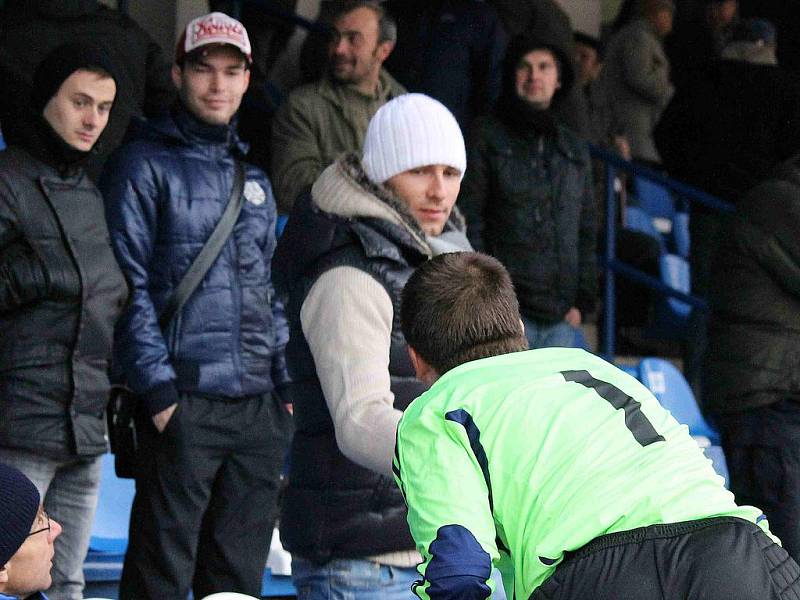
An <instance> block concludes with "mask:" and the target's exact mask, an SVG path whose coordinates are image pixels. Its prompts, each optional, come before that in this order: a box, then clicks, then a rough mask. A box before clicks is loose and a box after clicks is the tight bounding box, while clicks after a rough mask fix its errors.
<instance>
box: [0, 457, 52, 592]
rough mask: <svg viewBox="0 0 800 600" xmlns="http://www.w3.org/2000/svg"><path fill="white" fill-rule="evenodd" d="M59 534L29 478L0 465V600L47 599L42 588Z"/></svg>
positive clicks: (48, 582) (48, 581)
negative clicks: (54, 543)
mask: <svg viewBox="0 0 800 600" xmlns="http://www.w3.org/2000/svg"><path fill="white" fill-rule="evenodd" d="M60 534H61V525H60V524H59V523H58V522H57V521H55V520H53V519H50V517H49V516H48V515H47V513H46V512H45V511H44V509H43V508H42V504H41V498H40V496H39V492H38V490H37V489H36V486H35V485H33V483H32V482H31V480H30V479H28V478H27V477H26V476H25V475H23V474H22V473H21V472H20V471H18V470H17V469H15V468H14V467H9V466H6V465H4V464H0V600H23V599H25V600H47V597H46V596H45V595H44V594H43V593H42V590H46V589H47V588H49V587H50V583H51V576H50V568H51V567H52V566H53V555H54V548H53V542H54V541H55V539H56V538H57V537H58V536H59V535H60Z"/></svg>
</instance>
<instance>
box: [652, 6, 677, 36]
mask: <svg viewBox="0 0 800 600" xmlns="http://www.w3.org/2000/svg"><path fill="white" fill-rule="evenodd" d="M673 18H674V15H673V13H672V11H671V10H669V9H667V8H664V9H661V10H659V11H658V12H656V13H655V14H654V15H653V26H654V27H655V29H656V33H657V34H658V35H659V36H660V37H667V36H668V35H669V34H670V32H671V31H672V23H673Z"/></svg>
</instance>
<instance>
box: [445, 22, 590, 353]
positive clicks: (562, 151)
mask: <svg viewBox="0 0 800 600" xmlns="http://www.w3.org/2000/svg"><path fill="white" fill-rule="evenodd" d="M503 75H504V78H503V91H502V94H501V96H500V100H499V102H498V105H497V108H496V109H495V111H494V113H493V114H491V115H489V116H487V117H485V118H483V119H480V120H479V121H478V122H477V123H476V126H475V131H474V132H473V137H472V142H471V145H470V147H469V150H468V154H467V160H468V163H467V164H468V165H469V168H468V169H467V175H466V176H465V178H464V183H463V185H462V188H461V194H460V195H459V205H460V206H461V208H462V211H463V213H464V216H465V217H466V219H467V234H468V235H469V238H470V242H471V243H472V245H473V247H474V248H476V249H478V250H482V251H485V252H488V253H489V254H492V255H494V256H495V257H496V258H498V259H499V260H500V261H502V262H503V264H504V265H505V266H506V267H507V268H508V270H509V272H510V273H511V278H512V280H513V282H514V287H515V288H516V290H517V295H518V296H519V301H520V309H521V312H522V316H523V320H524V321H525V329H526V333H527V336H528V342H529V344H530V347H531V348H540V347H545V346H572V345H574V340H575V329H576V328H577V327H579V326H580V324H581V322H582V319H583V317H584V315H585V314H586V313H587V312H588V311H590V310H591V309H592V308H593V304H594V299H595V290H596V275H595V269H596V265H595V263H596V259H595V247H596V232H595V204H594V199H593V196H592V174H591V163H590V161H589V151H588V148H587V146H586V143H585V142H583V141H581V140H580V139H579V138H578V137H577V136H576V135H575V134H574V133H573V132H572V131H570V130H569V129H567V128H566V127H565V126H564V125H562V124H561V123H560V122H559V121H558V119H557V117H555V115H554V114H553V112H552V105H553V101H554V100H556V101H557V100H558V98H559V96H560V95H562V94H564V93H566V92H567V91H568V90H569V89H570V87H571V85H572V81H573V79H574V76H573V68H572V62H571V55H569V54H567V53H566V52H565V51H564V49H563V47H562V46H561V45H560V44H559V40H558V39H557V38H556V39H553V38H552V37H551V36H549V35H548V32H547V31H541V32H534V34H533V35H531V36H522V37H516V38H514V39H513V40H512V41H511V43H510V45H509V48H508V52H507V53H506V57H505V61H504V68H503Z"/></svg>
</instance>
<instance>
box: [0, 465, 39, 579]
mask: <svg viewBox="0 0 800 600" xmlns="http://www.w3.org/2000/svg"><path fill="white" fill-rule="evenodd" d="M39 503H40V498H39V492H38V490H37V489H36V486H35V485H33V483H31V480H30V479H28V478H27V477H25V475H23V474H22V473H20V472H19V471H18V470H17V469H15V468H14V467H9V466H7V465H3V464H0V568H2V567H4V566H5V564H6V563H7V562H8V561H9V560H10V559H11V557H12V556H14V554H16V552H17V550H18V549H19V547H20V546H22V543H23V542H24V541H25V538H27V537H28V534H29V533H30V532H31V526H32V525H33V521H34V520H35V519H36V514H37V513H38V512H39Z"/></svg>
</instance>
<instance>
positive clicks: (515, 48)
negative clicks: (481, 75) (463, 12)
mask: <svg viewBox="0 0 800 600" xmlns="http://www.w3.org/2000/svg"><path fill="white" fill-rule="evenodd" d="M541 48H546V49H548V50H550V51H552V52H553V54H555V55H556V57H557V58H558V62H559V63H560V64H559V80H560V81H561V87H560V88H558V89H557V90H556V93H555V95H554V96H553V104H555V103H557V102H558V101H559V100H560V99H561V98H563V97H564V96H566V95H567V94H568V93H569V91H570V90H571V89H572V86H573V84H574V82H575V66H574V62H573V61H574V58H573V57H574V56H575V43H574V41H573V37H572V30H571V29H570V28H569V27H563V26H560V25H559V23H558V22H555V21H553V22H552V23H547V22H542V23H534V25H533V27H532V28H531V29H530V31H527V32H526V33H523V34H520V35H517V36H514V37H513V38H512V39H511V41H510V42H509V44H508V48H507V49H506V54H505V57H504V58H503V66H502V68H503V87H502V91H501V96H505V95H509V94H512V95H514V96H516V69H517V64H518V63H519V60H520V59H521V58H522V57H523V56H525V55H526V54H527V53H528V52H531V51H533V50H538V49H541Z"/></svg>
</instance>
